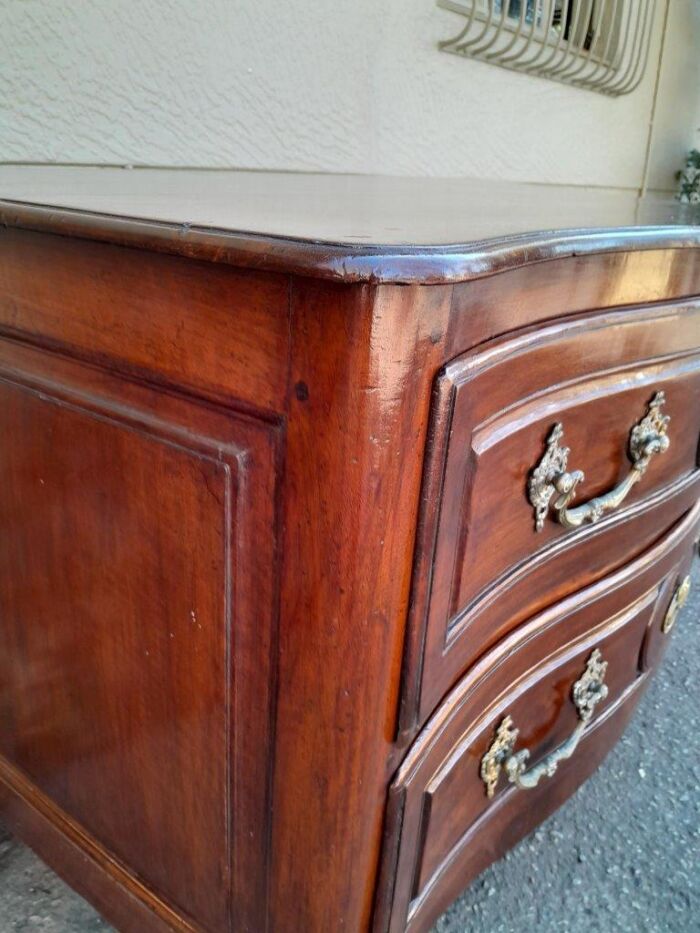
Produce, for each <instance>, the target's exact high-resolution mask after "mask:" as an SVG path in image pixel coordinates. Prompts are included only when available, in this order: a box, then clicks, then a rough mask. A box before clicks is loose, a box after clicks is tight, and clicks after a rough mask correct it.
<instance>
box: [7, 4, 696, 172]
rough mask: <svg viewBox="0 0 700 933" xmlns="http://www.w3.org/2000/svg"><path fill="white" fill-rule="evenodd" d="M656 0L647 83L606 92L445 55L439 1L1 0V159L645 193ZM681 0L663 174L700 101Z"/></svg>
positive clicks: (659, 128) (449, 23)
mask: <svg viewBox="0 0 700 933" xmlns="http://www.w3.org/2000/svg"><path fill="white" fill-rule="evenodd" d="M657 2H658V5H659V9H658V11H657V15H656V21H655V28H654V35H653V40H652V48H651V58H650V66H649V68H648V71H647V74H646V76H645V79H644V81H643V82H642V85H641V86H640V87H639V88H638V89H637V90H636V91H635V92H634V93H633V94H631V95H629V96H626V97H621V98H617V99H610V98H607V97H604V96H602V95H599V94H595V93H592V92H590V91H582V90H577V89H573V88H568V87H564V86H562V85H559V84H555V83H553V82H548V81H545V80H543V79H539V78H533V77H529V76H524V75H519V74H514V73H512V72H508V71H504V70H503V69H500V68H497V67H493V66H489V65H485V64H482V63H480V62H475V61H468V60H465V59H461V58H458V57H456V56H452V55H447V54H444V53H440V52H438V51H437V48H436V43H437V41H438V40H439V39H441V38H446V37H448V36H449V35H451V34H453V33H454V32H455V31H456V29H457V28H458V27H459V24H460V23H461V20H460V18H459V17H456V16H455V15H454V14H452V13H449V12H447V11H445V10H441V9H438V8H437V7H436V6H435V3H434V0H381V2H377V0H352V2H340V0H285V2H282V0H207V2H195V0H186V2H185V0H109V2H98V0H51V2H48V0H0V108H1V109H0V160H6V161H9V160H15V161H33V162H81V163H82V162H85V163H98V164H99V163H116V164H122V163H136V164H149V165H198V166H200V165H201V166H204V165H206V166H238V167H254V168H283V169H292V170H310V169H318V170H323V171H334V172H335V171H349V172H381V173H388V174H405V175H421V174H434V175H471V176H485V177H494V178H509V179H525V180H536V181H548V182H556V183H572V184H580V185H615V186H625V187H640V186H641V185H642V184H643V181H644V176H645V165H646V157H647V148H648V143H649V126H650V119H651V116H652V111H653V103H654V94H655V86H656V82H657V71H658V65H659V60H660V46H661V36H662V31H663V22H664V9H665V0H657ZM670 4H671V7H670V15H669V20H668V22H669V27H668V29H667V33H666V37H667V39H666V48H665V50H664V55H663V57H662V62H663V68H662V73H661V80H660V82H659V94H658V97H657V106H656V111H655V132H654V135H653V141H652V146H651V150H650V152H651V157H652V158H651V163H650V167H649V172H648V180H649V182H650V183H651V184H652V186H655V187H671V186H673V184H674V181H673V172H674V171H675V170H676V168H677V167H678V165H679V163H680V161H681V159H682V155H683V153H684V151H685V150H686V149H687V148H689V146H690V144H691V143H692V141H693V135H694V133H695V131H696V129H697V124H698V115H699V114H700V106H699V104H698V100H699V98H700V81H699V80H698V75H699V74H700V55H698V51H697V50H698V48H700V44H698V35H700V29H698V20H699V19H700V16H699V15H698V9H699V7H700V0H670ZM693 43H695V45H694V46H693Z"/></svg>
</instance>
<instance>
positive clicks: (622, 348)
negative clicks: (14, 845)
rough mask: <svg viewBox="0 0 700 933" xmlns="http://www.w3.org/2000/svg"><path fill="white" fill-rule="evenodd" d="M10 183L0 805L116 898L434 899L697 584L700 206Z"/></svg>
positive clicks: (650, 666) (304, 925)
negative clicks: (699, 221)
mask: <svg viewBox="0 0 700 933" xmlns="http://www.w3.org/2000/svg"><path fill="white" fill-rule="evenodd" d="M0 197H2V198H4V200H3V201H2V202H0V220H1V222H2V227H0V400H1V402H2V404H1V405H0V429H1V431H2V437H3V444H2V445H0V477H1V478H2V483H1V484H0V525H1V527H2V543H1V544H0V633H1V635H2V643H3V651H2V653H1V654H0V818H1V819H2V820H3V821H5V822H7V824H8V825H9V826H10V827H11V828H12V829H13V830H14V831H15V832H16V833H18V834H19V835H20V836H21V837H22V838H24V839H25V840H26V841H27V842H28V843H29V844H30V845H31V846H33V847H34V848H35V849H36V851H37V852H39V854H40V855H42V857H43V858H45V859H46V860H47V861H48V862H49V863H50V864H51V865H52V866H54V868H56V870H57V871H59V873H61V874H62V875H63V876H64V877H65V878H66V879H67V880H68V881H69V883H71V884H72V885H74V886H75V887H76V889H78V890H79V891H81V892H82V893H83V894H84V895H85V896H87V897H88V898H89V899H90V900H92V902H93V903H94V904H95V905H96V906H97V907H98V909H99V910H101V911H102V912H103V913H104V914H105V916H106V917H107V918H108V919H110V920H111V921H112V922H113V923H114V924H115V925H116V926H117V928H118V929H120V930H123V931H138V933H145V931H154V933H155V931H164V930H180V931H208V933H224V931H227V933H228V931H233V930H236V931H238V930H249V931H254V933H259V931H263V930H270V931H275V933H286V931H289V933H297V931H299V930H304V931H309V933H316V931H318V933H325V931H328V930H338V929H345V930H348V931H353V933H354V931H365V930H373V931H375V933H384V931H392V933H393V931H402V930H405V929H410V930H412V931H418V930H427V929H429V927H430V925H431V923H432V922H433V921H434V919H435V918H436V917H437V916H438V914H439V913H440V911H441V910H443V909H444V908H445V907H446V906H447V905H448V904H449V903H450V901H451V900H452V899H453V898H454V897H456V896H457V895H458V893H459V892H460V891H461V890H462V889H463V888H465V887H466V886H467V885H468V883H469V882H470V881H471V880H472V879H473V878H474V877H475V876H476V875H477V874H478V873H479V872H480V871H481V870H483V868H484V867H486V866H487V865H488V864H489V863H490V862H491V861H493V860H494V859H496V858H498V857H499V856H500V855H501V854H502V853H503V852H504V851H505V850H506V849H507V848H508V847H510V846H511V845H513V844H514V843H515V842H516V841H517V840H518V839H520V838H521V837H522V836H523V835H524V834H526V833H527V832H529V831H530V830H531V829H532V828H533V827H534V826H535V825H536V824H537V823H538V822H540V821H541V820H542V819H544V818H545V817H546V816H547V815H548V814H549V813H550V812H552V811H553V810H554V809H555V808H556V807H557V806H558V805H559V804H561V803H562V802H563V801H564V800H565V799H566V797H567V796H569V795H570V794H571V793H572V792H573V790H574V789H575V788H576V787H577V786H578V785H579V784H580V783H581V782H582V781H583V780H584V779H585V778H586V777H587V776H588V775H589V774H590V773H591V772H592V770H593V769H595V767H597V765H598V764H599V763H600V761H601V760H602V759H603V757H604V755H605V753H606V752H607V751H608V750H609V749H610V747H611V746H612V745H613V744H614V742H615V741H616V739H617V738H618V737H619V735H620V734H621V732H622V730H623V728H624V726H625V724H626V722H627V721H628V719H629V717H630V715H631V714H632V712H633V709H634V705H635V703H636V701H637V699H638V697H639V696H640V693H641V691H642V690H643V688H644V686H645V684H646V682H647V681H648V678H649V676H650V674H651V673H653V671H654V670H655V668H656V667H657V666H658V664H659V663H660V660H661V658H662V656H663V652H664V648H665V645H666V643H667V641H668V638H669V637H670V635H671V630H672V628H673V624H674V623H675V621H676V617H677V615H678V612H679V610H680V609H681V608H682V604H683V601H684V597H685V595H686V583H685V581H686V578H687V576H688V571H689V567H690V563H691V558H692V555H693V552H694V550H695V549H696V548H697V542H698V538H699V537H700V505H698V500H699V499H700V469H699V466H700V297H699V296H700V229H699V228H697V227H693V226H692V225H690V223H689V222H688V223H685V225H681V224H680V223H679V218H678V217H677V216H675V215H673V213H672V211H671V212H670V208H669V206H668V205H666V204H664V203H659V204H657V205H655V206H654V205H649V204H648V203H645V202H643V203H637V202H636V200H635V199H634V198H633V197H632V196H631V195H629V194H627V193H624V192H622V193H613V192H607V193H598V194H591V195H590V196H588V197H584V196H582V195H579V194H577V193H575V192H573V191H557V192H555V193H554V194H553V195H552V196H551V197H548V196H546V195H545V194H543V193H542V191H541V189H534V191H533V192H528V190H527V189H523V188H521V187H518V186H511V187H508V186H506V187H505V188H501V189H498V191H495V190H493V189H492V188H488V186H481V185H471V184H469V183H466V182H463V183H459V182H454V183H442V182H426V183H425V184H424V185H422V186H419V185H418V183H417V182H409V181H404V182H400V181H397V180H390V179H362V178H348V179H341V178H336V179H329V178H324V177H314V176H277V175H256V174H252V175H246V174H245V173H238V174H235V173H195V172H159V171H146V170H144V171H134V172H127V171H119V170H87V169H71V170H69V169H19V168H16V169H13V168H6V169H4V170H2V172H0ZM47 205H48V206H47ZM654 212H655V213H654ZM640 217H641V218H642V219H643V220H644V223H640V220H639V218H640ZM681 219H682V218H681ZM685 220H686V221H688V220H689V218H685ZM630 224H631V226H630ZM583 228H585V229H583ZM542 229H546V230H554V229H558V231H559V232H552V233H547V234H542V233H537V232H531V231H537V230H542ZM455 243H461V244H464V245H444V244H455Z"/></svg>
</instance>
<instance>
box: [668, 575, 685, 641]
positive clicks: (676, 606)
mask: <svg viewBox="0 0 700 933" xmlns="http://www.w3.org/2000/svg"><path fill="white" fill-rule="evenodd" d="M690 585H691V584H690V577H686V578H685V579H684V580H683V581H682V582H681V583H679V585H678V587H677V588H676V592H675V593H674V594H673V599H672V600H671V603H670V605H669V607H668V609H667V611H666V615H665V616H664V621H663V623H662V625H661V631H662V632H663V633H664V635H668V633H669V632H670V631H671V629H672V628H673V626H674V625H675V624H676V619H677V618H678V613H679V612H680V611H681V609H682V608H683V606H685V604H686V603H687V602H688V597H689V596H690Z"/></svg>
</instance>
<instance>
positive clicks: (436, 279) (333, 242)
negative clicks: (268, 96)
mask: <svg viewBox="0 0 700 933" xmlns="http://www.w3.org/2000/svg"><path fill="white" fill-rule="evenodd" d="M699 222H700V210H698V209H697V208H694V207H693V206H691V205H680V204H678V202H676V201H675V200H674V199H673V198H672V197H671V196H669V195H668V194H667V193H662V194H656V195H649V196H647V197H645V198H643V199H641V200H640V199H639V198H638V195H637V191H636V190H633V189H595V188H594V189H583V188H579V187H573V186H557V185H538V184H522V183H508V182H488V181H484V180H483V179H470V178H451V179H445V178H394V177H383V176H372V175H320V174H313V173H298V174H295V173H282V172H246V171H226V170H223V171H216V170H213V171H202V170H186V169H185V170H183V169H146V168H144V169H138V168H137V169H121V168H88V167H77V166H72V167H71V166H26V165H25V166H21V165H5V166H0V223H2V224H5V225H7V226H19V227H25V228H28V229H34V230H44V231H47V232H51V233H62V234H64V235H69V236H78V237H89V238H92V239H98V240H105V241H108V242H113V243H120V244H122V245H127V246H137V247H146V248H148V249H155V250H162V251H165V252H174V253H179V254H182V255H186V256H189V257H193V258H194V257H196V258H200V259H208V260H213V261H215V262H224V263H232V264H234V265H245V266H248V267H253V268H258V269H266V270H269V271H274V272H283V273H287V272H296V273H299V274H304V275H312V276H318V277H321V278H330V279H340V280H343V281H346V282H360V281H368V282H377V283H378V282H385V283H389V282H402V283H413V284H427V283H431V284H436V283H445V282H459V281H463V280H466V279H474V278H479V277H481V276H486V275H490V274H492V273H493V272H496V271H503V270H505V269H509V268H513V267H520V266H528V265H530V264H532V263H537V262H541V261H542V260H545V259H560V258H564V257H566V256H583V255H586V254H589V253H617V252H620V251H629V250H635V249H636V250H651V249H655V248H661V249H673V248H693V249H697V248H698V247H700V233H699V231H698V229H697V226H696V225H697V224H698V223H699Z"/></svg>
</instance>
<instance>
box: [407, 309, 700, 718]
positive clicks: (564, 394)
mask: <svg viewBox="0 0 700 933" xmlns="http://www.w3.org/2000/svg"><path fill="white" fill-rule="evenodd" d="M698 333H700V306H698V305H697V304H696V303H688V304H685V305H681V306H679V305H663V304H662V305H657V306H654V307H653V308H649V307H643V308H637V309H629V310H627V311H623V312H620V311H615V312H608V313H606V314H603V315H582V316H572V317H570V318H567V320H566V321H564V322H561V323H557V324H553V325H551V326H550V327H546V328H539V329H536V330H530V331H527V332H526V333H524V334H522V335H519V336H517V337H507V338H503V339H501V340H497V341H493V342H492V343H487V344H483V345H480V346H479V348H478V351H476V352H473V353H467V354H465V355H464V356H462V357H459V358H457V359H456V360H454V361H453V362H451V363H450V364H449V365H448V366H447V367H446V368H445V369H444V371H443V372H442V373H440V374H439V375H438V377H437V381H436V386H435V404H434V409H433V425H432V431H431V438H432V443H431V446H430V448H429V450H428V452H427V458H426V473H425V498H426V502H427V506H426V508H425V510H424V512H423V517H422V521H421V528H420V532H419V545H418V554H419V558H418V560H419V563H418V570H417V574H416V587H415V591H414V596H413V600H412V613H411V620H410V627H409V642H408V644H409V653H408V656H407V669H406V671H405V680H406V690H407V692H408V694H409V695H408V696H405V697H404V705H403V711H402V712H403V717H404V722H403V724H402V725H403V728H404V729H410V728H411V726H412V725H415V724H416V723H417V724H420V723H421V722H424V721H425V719H426V717H427V716H428V715H429V714H430V713H431V712H432V711H433V709H434V708H435V705H436V703H437V701H438V700H439V699H440V697H441V696H442V695H443V694H444V693H445V692H446V690H447V689H448V688H449V687H450V686H451V684H452V683H453V681H454V678H455V676H458V675H459V674H460V673H461V672H462V671H464V670H465V669H466V667H467V666H468V664H469V663H471V662H473V661H474V660H475V659H476V658H477V657H478V655H479V654H480V653H482V652H483V650H484V649H485V648H487V647H489V646H490V645H491V644H493V643H494V642H495V641H497V640H498V639H499V638H500V637H502V636H503V635H504V634H505V633H506V632H507V631H508V629H509V628H511V627H512V626H514V625H516V624H518V623H519V622H521V621H523V620H524V619H526V618H527V617H528V615H531V614H532V613H533V612H535V611H537V610H538V609H541V608H543V607H544V606H545V605H547V604H548V603H549V602H552V601H553V600H554V599H555V598H556V599H560V598H561V597H562V596H564V595H566V594H567V593H570V592H572V591H573V590H574V589H576V588H578V587H581V586H583V585H585V584H586V583H588V582H590V581H591V580H593V579H595V578H596V576H600V575H601V574H602V573H605V572H609V571H610V570H612V569H614V568H615V567H617V566H619V565H620V564H622V563H624V562H625V561H626V560H629V559H630V557H632V556H634V555H635V554H637V553H640V552H641V551H642V550H643V549H644V548H645V547H648V546H649V544H651V543H652V542H653V541H654V540H655V539H656V538H657V537H658V534H659V532H660V531H661V530H662V529H663V527H664V526H666V525H667V524H670V523H671V522H672V521H674V520H675V518H676V515H677V507H676V505H675V503H676V501H679V503H680V504H681V507H682V504H683V503H685V504H686V506H687V501H688V496H687V492H688V490H690V491H691V496H695V495H697V489H698V484H699V483H700V471H699V470H698V461H697V447H698V437H699V436H700V355H699V354H698V350H697V338H698ZM657 391H665V393H666V399H667V403H666V406H665V407H666V410H667V413H668V414H669V415H670V417H671V426H670V428H669V430H670V439H671V444H670V448H669V451H668V452H667V453H665V454H664V455H662V456H660V457H659V458H658V459H657V460H656V461H655V462H653V463H652V465H651V466H650V468H649V471H648V473H647V474H646V475H645V476H644V478H643V480H642V481H641V482H640V483H639V484H638V485H637V486H636V487H635V488H634V489H633V491H632V493H631V494H630V496H629V497H628V498H627V499H626V500H625V502H624V503H623V505H622V507H621V508H620V509H618V510H616V511H615V512H614V513H612V514H610V515H608V516H606V517H605V518H604V519H603V520H602V521H601V522H599V523H597V524H595V525H584V526H583V527H581V528H580V529H578V530H576V531H575V532H573V531H570V530H566V529H564V528H562V527H561V525H558V524H557V523H556V522H554V521H552V520H548V521H547V522H546V523H545V526H544V528H543V529H542V531H541V532H540V533H538V534H533V528H534V514H533V508H532V505H531V504H530V502H528V499H527V478H528V476H529V475H530V473H531V471H532V469H533V468H534V467H535V465H536V464H537V463H538V461H539V460H540V458H541V457H542V455H543V453H544V450H545V441H546V438H547V436H548V434H549V432H550V431H551V429H552V425H553V424H554V423H555V422H561V423H562V425H563V427H564V438H563V441H562V443H563V444H565V445H566V446H567V447H569V448H570V449H571V454H570V458H569V459H570V463H569V469H577V470H582V471H583V472H584V474H585V477H586V478H585V481H584V482H583V483H582V484H581V486H580V487H579V492H578V496H577V500H576V501H577V502H578V501H585V500H587V499H591V498H593V497H595V496H599V495H601V494H603V493H605V492H606V491H608V490H609V489H612V488H613V487H614V486H615V485H616V484H617V483H619V482H620V481H621V480H622V479H623V478H624V476H625V475H626V473H628V472H629V470H630V469H631V463H630V461H629V459H628V455H627V449H628V442H629V435H630V430H631V429H632V427H633V426H634V425H635V424H636V423H637V422H638V421H639V420H640V419H641V417H642V416H643V415H644V413H645V411H646V406H647V404H648V402H649V400H650V399H651V397H652V396H653V395H654V393H655V392H657ZM518 477H520V478H521V479H520V481H518ZM691 501H692V499H691ZM660 505H661V507H660V508H659V506H660ZM664 514H665V515H667V516H668V517H667V518H660V515H664ZM616 526H617V527H616ZM601 539H603V540H605V547H601ZM616 544H617V547H616ZM535 580H536V581H537V584H536V585H535V582H534V581H535Z"/></svg>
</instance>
